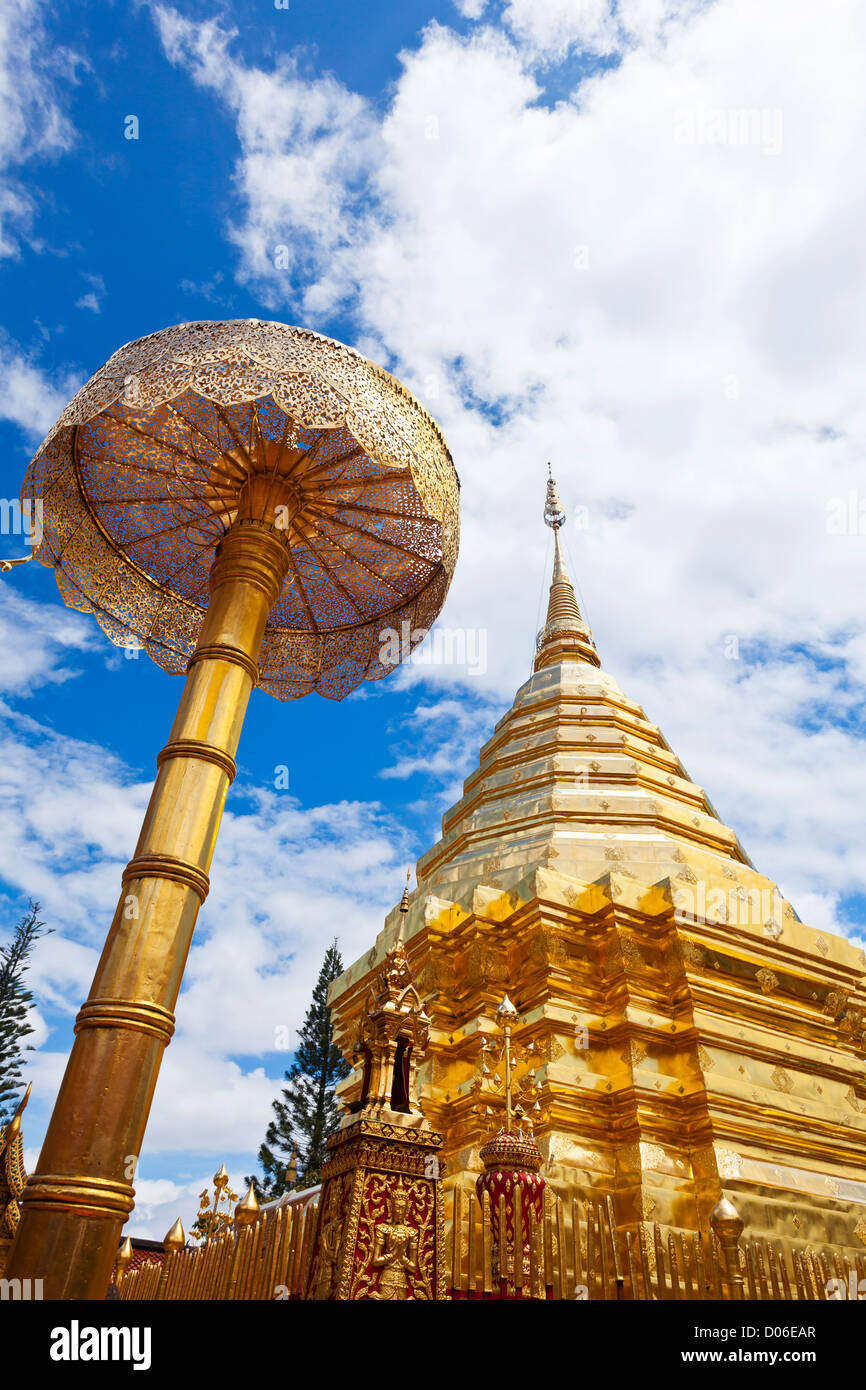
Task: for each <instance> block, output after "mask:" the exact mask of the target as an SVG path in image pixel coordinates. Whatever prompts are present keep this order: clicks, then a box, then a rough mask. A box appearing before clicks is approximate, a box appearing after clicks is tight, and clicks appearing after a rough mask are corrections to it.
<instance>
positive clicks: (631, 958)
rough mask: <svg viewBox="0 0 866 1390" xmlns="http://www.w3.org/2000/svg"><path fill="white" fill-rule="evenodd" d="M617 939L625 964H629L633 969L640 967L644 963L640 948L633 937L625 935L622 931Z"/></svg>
mask: <svg viewBox="0 0 866 1390" xmlns="http://www.w3.org/2000/svg"><path fill="white" fill-rule="evenodd" d="M619 941H620V946H621V948H622V954H623V958H624V959H625V961H626V964H628V965H630V966H631V967H632V969H635V970H638V969H640V967H641V966H643V965H645V964H646V961H645V960H644V958H643V954H642V952H641V949H640V947H639V946H638V944H637V942H636V941H635V940H634V938H633V937H631V936H626V935H625V933H624V932H620V933H619Z"/></svg>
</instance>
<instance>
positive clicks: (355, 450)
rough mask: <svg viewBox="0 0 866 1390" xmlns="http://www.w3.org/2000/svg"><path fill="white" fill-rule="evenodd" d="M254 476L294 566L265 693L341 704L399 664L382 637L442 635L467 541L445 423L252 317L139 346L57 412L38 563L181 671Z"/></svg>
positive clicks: (324, 351) (275, 618) (78, 601)
mask: <svg viewBox="0 0 866 1390" xmlns="http://www.w3.org/2000/svg"><path fill="white" fill-rule="evenodd" d="M251 480H255V482H256V491H255V497H256V506H257V507H258V508H259V509H260V511H261V513H262V515H263V517H264V516H265V513H267V512H268V510H269V508H270V507H271V505H272V504H273V505H274V510H277V511H278V512H279V513H280V514H279V515H278V518H277V524H278V525H279V526H281V527H285V528H286V530H287V531H288V539H289V545H290V551H291V555H290V563H289V571H288V574H287V576H286V579H285V582H284V584H283V588H282V592H281V594H280V597H279V599H278V601H277V603H276V605H275V607H274V608H273V610H272V611H271V614H270V618H269V620H268V625H267V628H266V631H265V637H264V643H263V648H262V654H261V661H260V677H259V685H260V686H261V687H262V688H264V689H265V690H268V691H270V692H271V693H272V694H274V695H277V696H278V697H279V698H281V699H292V698H294V697H297V696H300V695H306V694H307V693H308V692H310V691H312V690H318V691H319V693H320V694H322V695H326V696H329V697H330V698H332V699H342V698H343V697H344V696H345V695H347V694H348V693H349V692H350V691H352V690H353V689H355V687H356V686H357V685H359V684H360V682H361V681H363V680H376V679H379V678H380V677H381V676H384V675H385V674H387V672H388V671H389V670H390V669H392V668H391V666H390V665H389V664H388V657H390V655H391V653H392V652H393V650H394V643H393V642H390V643H389V642H388V641H387V637H388V631H387V630H388V629H393V630H396V631H397V632H399V633H401V634H402V633H404V632H405V631H407V630H408V631H409V632H411V633H413V634H415V633H417V632H418V630H419V629H427V628H429V627H430V626H431V625H432V623H433V622H434V620H435V618H436V616H437V614H438V613H439V611H440V609H441V607H442V604H443V602H444V599H445V595H446V593H447V591H448V586H449V584H450V582H451V577H452V574H453V572H454V566H455V563H456V559H457V549H458V542H459V502H458V493H459V483H458V479H457V474H456V472H455V470H454V465H453V463H452V460H451V455H450V454H449V452H448V448H447V446H446V444H445V441H444V439H443V438H442V435H441V433H440V431H439V429H438V427H437V426H436V424H435V423H434V421H433V420H432V419H431V418H430V416H429V415H428V414H427V413H426V411H425V410H424V409H423V408H422V407H421V406H420V405H419V403H418V402H417V401H416V400H415V398H414V397H413V396H412V395H411V394H410V392H408V391H407V390H406V389H405V388H404V387H403V386H401V385H400V383H399V382H398V381H396V380H395V379H394V378H393V377H392V376H390V375H389V374H388V373H387V372H385V371H383V370H382V369H381V368H380V367H377V366H376V365H375V364H373V363H372V362H369V361H367V359H366V358H364V357H362V356H361V355H360V354H359V353H357V352H355V351H354V350H353V349H351V348H348V347H345V346H344V345H343V344H341V343H337V342H335V341H333V340H332V339H329V338H324V337H321V336H320V335H319V334H316V333H311V332H309V331H307V330H304V329H300V328H291V327H289V326H288V325H286V324H279V323H264V322H259V321H257V320H240V321H231V322H223V323H188V324H181V325H179V326H177V327H174V328H167V329H164V330H163V331H161V332H159V333H154V334H151V335H150V336H149V337H147V338H141V339H139V340H138V341H136V342H133V343H129V344H127V346H126V347H123V348H121V349H120V350H119V351H118V352H116V353H115V354H114V356H113V357H112V358H111V359H110V360H109V361H108V362H107V363H106V365H105V366H104V367H102V368H101V369H100V370H99V371H98V372H97V373H96V374H95V375H94V376H93V377H91V379H90V381H88V382H87V383H86V385H85V386H83V387H82V388H81V390H80V391H79V392H78V394H77V395H76V396H75V397H74V399H73V400H72V401H71V402H70V404H69V405H68V406H67V408H66V410H65V411H64V412H63V414H62V415H61V416H60V418H59V420H58V421H57V424H56V425H55V426H54V429H53V430H52V431H51V433H50V434H49V435H48V437H47V438H46V440H45V441H44V443H43V444H42V446H41V448H40V449H39V451H38V453H37V454H36V456H35V458H34V459H33V462H32V463H31V465H30V467H29V469H28V471H27V475H26V477H25V480H24V485H23V488H22V499H34V500H38V499H41V500H42V507H43V513H42V540H41V544H40V546H39V548H38V550H37V552H36V554H37V558H38V559H39V560H41V561H42V563H43V564H45V565H48V566H53V567H54V569H55V572H56V578H57V583H58V586H59V588H60V592H61V594H62V596H63V599H64V601H65V603H67V604H68V605H69V607H71V608H78V609H81V610H83V611H86V612H93V613H95V615H96V617H97V618H98V620H99V622H100V624H101V626H102V628H103V629H104V631H105V632H106V633H107V634H108V636H109V637H110V638H111V639H112V641H113V642H115V643H117V644H118V645H121V646H128V645H130V644H141V645H143V646H144V648H145V649H146V650H147V651H148V653H149V654H150V655H151V656H152V657H153V659H154V660H155V661H157V662H158V663H159V665H161V666H163V667H164V668H165V669H166V670H169V671H182V670H184V669H185V668H186V664H187V660H188V658H189V656H190V655H191V653H192V651H193V649H194V647H195V643H196V639H197V636H198V632H199V629H200V626H201V622H202V617H203V613H204V609H205V607H206V606H207V601H208V574H209V571H210V567H211V563H212V561H213V558H214V552H215V549H216V546H217V545H218V543H219V541H220V538H221V537H222V536H223V535H224V533H225V532H226V531H227V530H228V528H229V527H230V526H231V524H232V522H233V521H234V520H235V518H236V516H237V515H238V509H239V502H240V499H241V496H242V495H245V496H246V497H247V498H249V496H250V495H251V492H250V486H249V485H250V482H251ZM271 484H272V485H273V486H272V487H271ZM287 498H288V504H287V502H286V499H287ZM268 519H270V520H273V518H272V517H268ZM406 622H408V624H409V628H408V629H405V628H404V627H403V624H404V623H406ZM383 650H384V653H385V660H384V661H383V659H382V656H383Z"/></svg>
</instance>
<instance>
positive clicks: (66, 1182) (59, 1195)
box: [22, 1173, 135, 1221]
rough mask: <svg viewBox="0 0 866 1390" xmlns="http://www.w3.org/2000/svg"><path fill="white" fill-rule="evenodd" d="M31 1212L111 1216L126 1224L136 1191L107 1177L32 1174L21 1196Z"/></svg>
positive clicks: (125, 1183)
mask: <svg viewBox="0 0 866 1390" xmlns="http://www.w3.org/2000/svg"><path fill="white" fill-rule="evenodd" d="M22 1199H23V1202H24V1205H25V1206H26V1207H29V1209H30V1210H31V1211H33V1210H34V1208H41V1210H42V1211H66V1212H68V1211H74V1212H76V1213H77V1214H78V1215H80V1216H97V1217H106V1216H110V1217H111V1218H112V1219H113V1220H116V1221H125V1220H126V1218H127V1217H128V1216H129V1213H130V1212H131V1211H132V1209H133V1207H134V1206H135V1189H134V1188H133V1186H132V1184H131V1183H128V1182H113V1181H112V1180H111V1179H110V1178H83V1177H82V1178H75V1177H70V1176H69V1175H68V1174H65V1173H34V1174H33V1175H32V1176H31V1177H29V1178H28V1179H27V1183H26V1185H25V1188H24V1191H23V1193H22Z"/></svg>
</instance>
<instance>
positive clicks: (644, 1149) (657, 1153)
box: [640, 1142, 665, 1168]
mask: <svg viewBox="0 0 866 1390" xmlns="http://www.w3.org/2000/svg"><path fill="white" fill-rule="evenodd" d="M640 1155H641V1164H642V1166H643V1167H644V1168H661V1167H662V1166H663V1165H664V1162H665V1151H664V1149H663V1148H662V1147H661V1146H660V1145H659V1144H647V1143H644V1142H641V1146H640Z"/></svg>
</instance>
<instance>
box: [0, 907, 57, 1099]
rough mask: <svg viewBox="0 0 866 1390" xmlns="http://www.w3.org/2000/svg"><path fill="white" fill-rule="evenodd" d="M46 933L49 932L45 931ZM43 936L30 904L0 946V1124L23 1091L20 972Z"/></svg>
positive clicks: (24, 1000) (28, 1028)
mask: <svg viewBox="0 0 866 1390" xmlns="http://www.w3.org/2000/svg"><path fill="white" fill-rule="evenodd" d="M49 930H50V928H49ZM44 934H45V923H44V922H42V921H40V920H39V904H38V903H34V902H32V901H31V903H30V905H29V907H28V909H27V911H26V912H25V914H24V916H23V917H22V918H21V921H20V922H19V923H18V924H17V925H16V927H15V929H14V931H13V934H12V940H11V942H10V943H9V945H8V946H0V1124H5V1123H6V1122H7V1121H8V1120H10V1119H11V1118H12V1116H13V1115H14V1113H15V1110H16V1108H17V1106H18V1101H19V1098H20V1097H19V1094H18V1093H19V1091H21V1090H22V1089H23V1086H24V1082H23V1080H22V1078H21V1068H22V1066H23V1065H24V1057H23V1055H22V1054H23V1053H24V1052H32V1050H33V1049H32V1047H31V1045H30V1044H29V1043H26V1042H25V1041H24V1039H25V1038H26V1037H28V1036H29V1035H30V1034H31V1033H32V1032H33V1027H32V1025H31V1024H30V1023H29V1022H28V1021H27V1014H28V1010H29V1007H30V1004H31V1003H32V1002H33V996H32V994H31V993H30V991H29V990H28V989H26V988H25V986H24V972H25V970H27V968H28V966H29V964H30V952H31V951H32V949H33V946H34V943H35V942H36V940H37V938H38V937H40V936H42V935H44Z"/></svg>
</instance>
